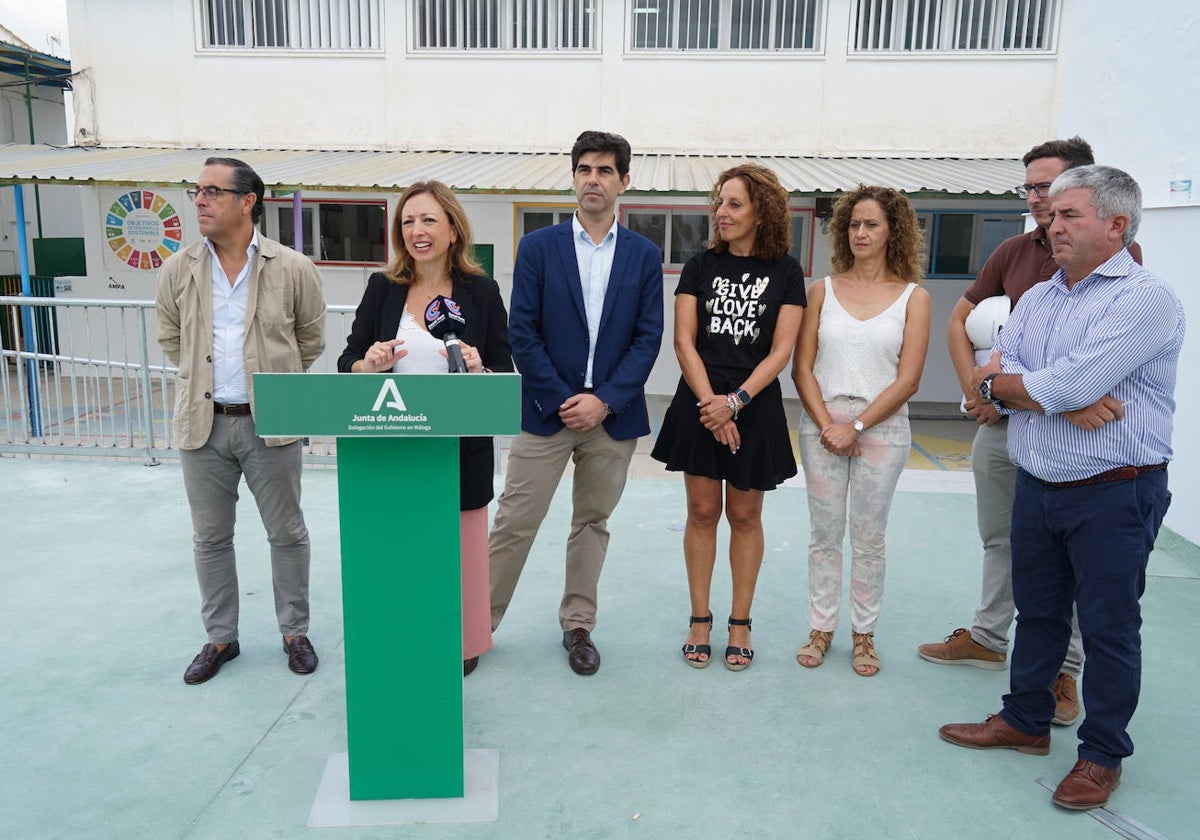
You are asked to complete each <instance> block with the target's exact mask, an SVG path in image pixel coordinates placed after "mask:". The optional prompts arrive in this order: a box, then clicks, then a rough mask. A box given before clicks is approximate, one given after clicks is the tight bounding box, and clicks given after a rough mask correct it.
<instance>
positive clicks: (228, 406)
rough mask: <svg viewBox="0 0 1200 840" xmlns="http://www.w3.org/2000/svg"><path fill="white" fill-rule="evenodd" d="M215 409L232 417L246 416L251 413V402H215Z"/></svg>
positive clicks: (218, 412)
mask: <svg viewBox="0 0 1200 840" xmlns="http://www.w3.org/2000/svg"><path fill="white" fill-rule="evenodd" d="M213 411H215V412H217V414H227V415H229V416H230V417H245V416H246V415H247V414H249V413H250V403H219V402H215V403H213Z"/></svg>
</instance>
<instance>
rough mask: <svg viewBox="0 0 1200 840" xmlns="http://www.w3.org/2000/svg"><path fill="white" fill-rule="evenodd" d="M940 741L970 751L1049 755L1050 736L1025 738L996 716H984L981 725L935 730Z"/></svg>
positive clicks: (956, 725)
mask: <svg viewBox="0 0 1200 840" xmlns="http://www.w3.org/2000/svg"><path fill="white" fill-rule="evenodd" d="M938 734H939V735H941V736H942V740H943V741H949V742H950V743H951V744H957V745H958V746H960V747H969V748H971V749H973V750H1016V751H1017V752H1019V753H1028V754H1029V755H1046V754H1048V753H1049V752H1050V736H1049V735H1042V736H1041V737H1038V736H1036V735H1026V734H1025V733H1024V732H1022V731H1020V730H1019V729H1014V728H1013V727H1011V726H1009V725H1008V724H1007V723H1005V722H1004V718H1002V717H1000V715H988V717H987V720H985V721H984V722H983V723H948V724H946V725H945V726H943V727H942V728H941V729H939V730H938Z"/></svg>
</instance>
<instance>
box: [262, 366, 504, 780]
mask: <svg viewBox="0 0 1200 840" xmlns="http://www.w3.org/2000/svg"><path fill="white" fill-rule="evenodd" d="M520 383H521V379H520V376H518V375H517V374H475V375H466V376H450V375H431V376H426V375H401V374H313V373H295V374H280V373H274V374H273V373H256V374H255V375H254V393H255V412H254V419H255V424H256V427H257V430H258V433H259V434H260V435H267V436H287V437H292V436H307V435H331V436H336V437H337V465H338V467H337V469H338V507H339V521H340V524H341V549H342V606H343V620H344V622H345V640H346V644H345V652H346V730H347V744H348V749H349V798H350V799H351V800H378V799H429V798H443V797H446V798H448V797H462V796H463V795H464V775H463V774H464V770H463V761H464V759H463V756H464V752H463V702H462V679H463V676H462V617H461V612H462V602H461V597H462V596H461V580H460V577H461V571H460V557H459V524H458V520H459V491H458V484H459V478H458V474H459V460H458V438H459V437H465V436H490V435H507V434H516V433H517V432H518V431H519V430H520V425H521V408H520V390H521V385H520Z"/></svg>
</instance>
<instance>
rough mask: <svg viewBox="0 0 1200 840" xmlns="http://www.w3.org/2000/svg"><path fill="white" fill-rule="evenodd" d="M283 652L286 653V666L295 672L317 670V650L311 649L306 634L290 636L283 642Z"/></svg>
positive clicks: (304, 672)
mask: <svg viewBox="0 0 1200 840" xmlns="http://www.w3.org/2000/svg"><path fill="white" fill-rule="evenodd" d="M283 652H284V653H286V654H287V655H288V667H289V668H291V669H292V672H293V673H296V674H311V673H312V672H313V671H315V670H317V652H316V651H315V650H313V646H312V642H310V641H309V640H308V636H292V640H291V641H290V642H289V641H287V640H286V639H285V640H284V642H283Z"/></svg>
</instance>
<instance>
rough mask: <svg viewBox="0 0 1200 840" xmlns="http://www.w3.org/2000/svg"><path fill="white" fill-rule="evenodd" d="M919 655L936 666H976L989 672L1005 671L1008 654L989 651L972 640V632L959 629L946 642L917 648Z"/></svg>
mask: <svg viewBox="0 0 1200 840" xmlns="http://www.w3.org/2000/svg"><path fill="white" fill-rule="evenodd" d="M917 655H918V656H920V657H921V658H922V659H924V660H925V661H926V662H932V663H934V664H935V665H974V666H975V667H976V668H984V669H986V670H988V671H1003V670H1004V666H1005V665H1006V664H1007V663H1006V660H1007V659H1008V654H1007V653H997V652H996V651H994V650H988V649H987V648H985V647H984V646H983V645H981V644H979V642H977V641H975V640H974V639H972V638H971V631H970V630H968V629H967V628H966V627H959V628H958V629H957V630H955V631H954V632H953V633H951V634H950V635H949V636H947V637H946V639H945V641H941V642H932V643H930V644H927V645H921V646H919V647H918V648H917Z"/></svg>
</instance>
